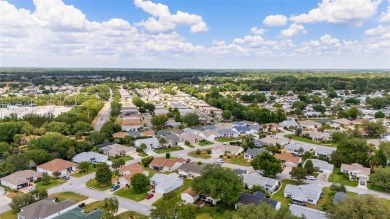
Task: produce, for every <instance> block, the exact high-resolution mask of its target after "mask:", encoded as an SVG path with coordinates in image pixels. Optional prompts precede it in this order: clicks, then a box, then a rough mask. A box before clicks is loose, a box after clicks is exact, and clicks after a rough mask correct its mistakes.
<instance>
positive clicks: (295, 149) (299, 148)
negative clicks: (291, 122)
mask: <svg viewBox="0 0 390 219" xmlns="http://www.w3.org/2000/svg"><path fill="white" fill-rule="evenodd" d="M284 149H285V150H286V151H287V152H289V153H291V154H297V155H302V154H304V153H305V152H307V151H312V150H313V149H314V148H313V146H312V145H308V144H304V143H298V142H291V143H290V144H287V145H286V146H284Z"/></svg>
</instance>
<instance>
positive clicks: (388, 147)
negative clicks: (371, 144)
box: [379, 141, 390, 160]
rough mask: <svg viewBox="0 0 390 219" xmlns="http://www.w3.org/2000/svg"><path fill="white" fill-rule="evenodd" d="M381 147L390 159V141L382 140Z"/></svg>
mask: <svg viewBox="0 0 390 219" xmlns="http://www.w3.org/2000/svg"><path fill="white" fill-rule="evenodd" d="M379 149H380V150H382V151H383V153H384V154H385V155H386V157H387V159H388V160H390V142H386V141H384V142H381V143H380V144H379Z"/></svg>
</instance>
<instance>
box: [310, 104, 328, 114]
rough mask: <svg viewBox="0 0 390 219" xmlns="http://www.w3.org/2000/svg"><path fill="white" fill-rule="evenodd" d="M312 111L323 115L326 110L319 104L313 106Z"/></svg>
mask: <svg viewBox="0 0 390 219" xmlns="http://www.w3.org/2000/svg"><path fill="white" fill-rule="evenodd" d="M313 109H314V110H315V111H316V112H321V113H325V112H326V108H325V107H324V106H323V105H321V104H317V105H314V106H313Z"/></svg>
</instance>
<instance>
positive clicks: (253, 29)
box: [251, 27, 266, 35]
mask: <svg viewBox="0 0 390 219" xmlns="http://www.w3.org/2000/svg"><path fill="white" fill-rule="evenodd" d="M265 31H266V30H265V29H261V28H257V27H252V28H251V32H252V33H253V34H257V35H263V34H264V33H265Z"/></svg>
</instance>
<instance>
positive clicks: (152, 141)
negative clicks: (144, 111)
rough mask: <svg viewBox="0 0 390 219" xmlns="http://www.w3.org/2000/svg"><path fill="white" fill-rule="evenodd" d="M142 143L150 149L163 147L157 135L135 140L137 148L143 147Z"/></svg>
mask: <svg viewBox="0 0 390 219" xmlns="http://www.w3.org/2000/svg"><path fill="white" fill-rule="evenodd" d="M141 144H145V145H146V147H147V149H149V150H151V149H156V148H160V147H161V145H160V142H159V141H158V139H157V138H156V137H152V138H144V139H137V140H135V141H134V146H135V147H137V148H139V147H141Z"/></svg>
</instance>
